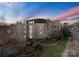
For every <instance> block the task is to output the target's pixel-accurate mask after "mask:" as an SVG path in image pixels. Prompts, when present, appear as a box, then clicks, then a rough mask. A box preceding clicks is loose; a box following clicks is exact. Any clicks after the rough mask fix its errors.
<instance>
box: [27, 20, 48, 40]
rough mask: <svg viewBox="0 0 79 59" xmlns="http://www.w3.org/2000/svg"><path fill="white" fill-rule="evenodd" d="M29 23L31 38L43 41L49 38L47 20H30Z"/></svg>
mask: <svg viewBox="0 0 79 59" xmlns="http://www.w3.org/2000/svg"><path fill="white" fill-rule="evenodd" d="M28 23H29V38H30V39H43V38H46V37H47V22H46V20H45V19H32V20H28Z"/></svg>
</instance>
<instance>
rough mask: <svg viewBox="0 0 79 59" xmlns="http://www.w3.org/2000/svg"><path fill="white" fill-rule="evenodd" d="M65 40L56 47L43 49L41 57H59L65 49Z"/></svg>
mask: <svg viewBox="0 0 79 59" xmlns="http://www.w3.org/2000/svg"><path fill="white" fill-rule="evenodd" d="M66 43H67V41H66V40H63V41H62V40H61V41H60V42H59V43H58V44H57V45H55V46H50V47H43V48H44V51H43V52H42V54H41V56H42V57H60V56H62V53H63V51H64V49H65V47H66Z"/></svg>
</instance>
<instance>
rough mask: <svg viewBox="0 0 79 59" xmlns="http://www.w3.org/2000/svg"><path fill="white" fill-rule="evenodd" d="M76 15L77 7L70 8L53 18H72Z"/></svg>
mask: <svg viewBox="0 0 79 59" xmlns="http://www.w3.org/2000/svg"><path fill="white" fill-rule="evenodd" d="M76 14H79V6H77V7H74V8H71V9H69V10H68V11H66V12H65V13H62V14H60V15H57V16H55V17H54V19H64V18H67V17H70V16H73V15H76Z"/></svg>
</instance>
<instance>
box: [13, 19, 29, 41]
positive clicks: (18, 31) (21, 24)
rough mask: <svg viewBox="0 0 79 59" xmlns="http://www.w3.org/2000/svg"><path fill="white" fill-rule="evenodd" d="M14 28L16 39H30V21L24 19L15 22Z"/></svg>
mask: <svg viewBox="0 0 79 59" xmlns="http://www.w3.org/2000/svg"><path fill="white" fill-rule="evenodd" d="M13 28H14V31H15V32H14V36H15V37H16V39H18V40H19V41H21V42H22V41H23V42H24V41H27V40H28V39H29V35H28V34H29V32H28V30H29V28H28V22H27V21H26V20H23V21H17V23H16V24H14V26H13Z"/></svg>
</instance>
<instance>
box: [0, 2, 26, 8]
mask: <svg viewBox="0 0 79 59" xmlns="http://www.w3.org/2000/svg"><path fill="white" fill-rule="evenodd" d="M0 4H2V5H4V6H6V7H9V8H22V7H23V6H24V5H25V3H22V2H2V3H1V2H0Z"/></svg>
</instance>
